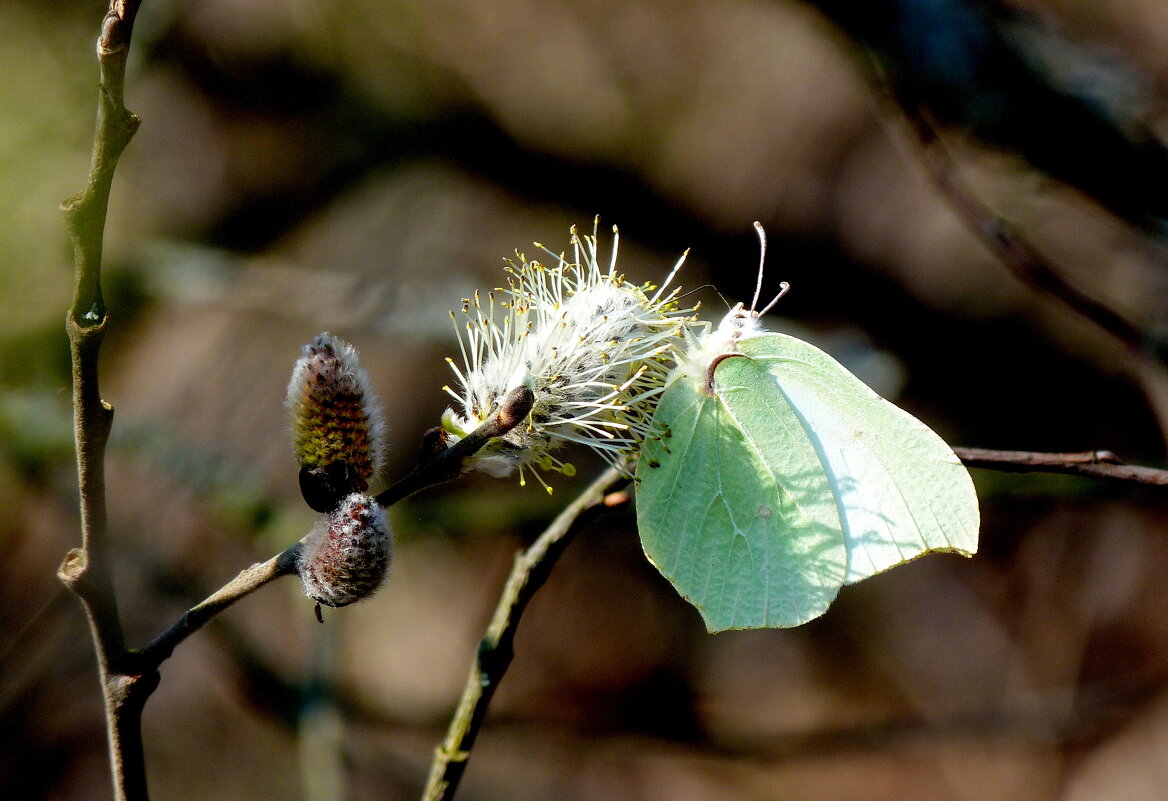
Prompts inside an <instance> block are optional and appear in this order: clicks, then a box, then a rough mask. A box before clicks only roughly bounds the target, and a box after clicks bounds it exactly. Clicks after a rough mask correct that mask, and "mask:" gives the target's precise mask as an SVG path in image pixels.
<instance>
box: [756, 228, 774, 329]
mask: <svg viewBox="0 0 1168 801" xmlns="http://www.w3.org/2000/svg"><path fill="white" fill-rule="evenodd" d="M754 230H755V231H757V232H758V246H759V254H758V281H756V282H755V284H754V297H753V298H752V299H751V301H750V310H751V311H754V309H755V307H756V306H758V296H759V295H760V294H761V293H762V267H763V265H764V264H766V231H764V230H762V223H760V222H759V221H758V220H755V221H754ZM777 299H778V298H776V300H777ZM771 305H772V306H773V305H774V304H773V303H772V304H771ZM767 308H768V309H769V308H770V306H768V307H767Z"/></svg>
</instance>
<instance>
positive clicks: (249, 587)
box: [134, 542, 301, 669]
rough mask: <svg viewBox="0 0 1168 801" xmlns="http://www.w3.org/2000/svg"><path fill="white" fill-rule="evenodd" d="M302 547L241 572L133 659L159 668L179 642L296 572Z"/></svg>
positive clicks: (144, 664) (189, 611)
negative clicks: (243, 599)
mask: <svg viewBox="0 0 1168 801" xmlns="http://www.w3.org/2000/svg"><path fill="white" fill-rule="evenodd" d="M300 547H301V544H300V543H299V542H297V543H295V544H294V545H292V546H291V547H290V548H288V549H287V550H285V551H283V552H282V553H279V554H277V555H275V556H273V557H272V558H271V559H269V560H268V561H266V562H259V563H257V564H254V565H252V566H251V567H249V568H245V569H244V570H241V571H240V573H239V575H237V576H236V577H235V578H233V579H232V580H231V581H229V582H227V583H226V584H224V585H223V586H222V587H220V588H219V589H218V590H216V591H215V592H213V593H212V594H211V595H209V596H208V597H207V598H206V599H205V600H204V601H202V602H201V603H199V604H198V605H196V606H193V607H191V608H190V609H189V610H187V612H186V614H184V615H183V616H182V617H181V618H179V619H178V621H176V622H175V623H174V625H172V626H171V627H170V628H168V629H167V630H166V631H164V632H162V634H159V635H158V636H157V637H155V638H154V641H153V642H151V643H150V644H149V645H147V646H146V647H145V648H143V649H142V650H140V651H138V652H136V653H135V655H134V656H135V659H136V660H138V665H139V667H140V668H144V669H154V668H157V667H158V666H159V665H160V664H162V663H163V662H165V661H166V660H167V659H169V658H170V655H171V654H172V653H174V649H175V648H176V647H177V646H178V645H179V643H181V642H182V641H183V640H185V639H186V638H187V637H189V636H191V635H192V634H194V633H195V632H196V631H198V630H199V629H200V628H202V627H203V626H204V624H206V623H207V621H209V620H210V619H211V618H213V617H215V615H217V614H219V613H220V612H222V611H223V610H224V609H227V608H228V607H230V606H231V605H232V604H234V603H235V602H236V601H238V600H240V599H241V598H245V597H246V596H248V595H250V594H251V593H253V592H255V591H256V590H258V589H259V588H260V587H262V586H264V585H265V584H267V583H268V582H270V581H274V580H275V579H278V578H280V577H281V576H288V575H291V574H293V573H295V572H296V561H297V559H298V558H299V556H300Z"/></svg>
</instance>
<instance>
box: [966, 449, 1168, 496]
mask: <svg viewBox="0 0 1168 801" xmlns="http://www.w3.org/2000/svg"><path fill="white" fill-rule="evenodd" d="M953 452H954V453H956V454H957V457H958V458H959V459H961V461H962V462H964V463H965V465H966V466H967V467H982V468H986V469H988V470H998V471H1002V472H1007V473H1063V474H1066V475H1072V476H1089V477H1091V478H1105V479H1110V480H1112V481H1126V482H1130V483H1135V484H1148V485H1152V486H1158V487H1165V486H1168V470H1159V469H1157V468H1154V467H1142V466H1140V465H1129V464H1124V463H1123V462H1121V461H1120V460H1119V457H1117V456H1116V455H1115V454H1114V453H1112V452H1111V451H1084V452H1082V453H1036V452H1034V451H993V450H986V449H984V448H954V449H953Z"/></svg>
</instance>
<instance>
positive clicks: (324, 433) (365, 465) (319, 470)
mask: <svg viewBox="0 0 1168 801" xmlns="http://www.w3.org/2000/svg"><path fill="white" fill-rule="evenodd" d="M288 409H289V411H290V412H291V415H292V447H293V450H294V451H295V452H296V459H297V461H299V462H300V468H301V472H300V484H301V491H302V492H303V494H304V499H305V501H307V502H308V505H309V506H310V507H312V508H313V509H315V510H316V511H318V512H329V511H331V510H332V509H333V508H334V507H335V506H336V505H337V503H339V502H340V500H341V498H343V497H344V496H346V495H348V494H349V493H351V492H364V491H365V490H367V489H368V488H369V481H370V479H372V478H373V476H374V475H376V473H377V472H378V470H380V469H381V463H382V454H381V429H382V421H381V409H380V407H379V405H378V403H377V398H376V396H374V394H373V391H372V388H371V387H370V382H369V377H368V376H367V375H366V374H365V371H364V370H362V369H361V367H360V365H359V364H358V363H357V351H356V349H354V348H353V346H352V345H349V344H348V343H346V342H343V341H341V340H340V339H337V338H336V337H333V336H331V335H329V334H327V333H324V334H318V335H317V337H316V338H315V339H314V340H313V341H312V342H311V343H310V344H308V345H305V346H304V350H303V353H302V355H301V357H300V358H299V359H298V360H297V361H296V366H295V367H294V368H293V369H292V379H291V380H290V381H289V382H288Z"/></svg>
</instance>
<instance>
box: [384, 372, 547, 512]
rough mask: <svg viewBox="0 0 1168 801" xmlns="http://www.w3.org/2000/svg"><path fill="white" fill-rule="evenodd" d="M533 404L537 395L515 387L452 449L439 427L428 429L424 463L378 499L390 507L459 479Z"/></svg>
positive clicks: (452, 446) (525, 388)
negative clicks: (493, 440) (469, 464)
mask: <svg viewBox="0 0 1168 801" xmlns="http://www.w3.org/2000/svg"><path fill="white" fill-rule="evenodd" d="M534 403H535V394H534V393H533V392H532V391H531V390H530V389H528V388H527V387H523V386H520V387H516V388H515V389H513V390H511V392H510V393H509V394H508V395H507V397H506V398H504V399H503V403H502V404H501V405H500V408H499V410H498V411H497V412H496V413H495V414H494V415H492V416H491V417H490V418H488V419H487V420H486V421H484V422H483V423H482V424H481V425H479V427H478V428H476V429H475V430H474V431H472V432H471V433H469V434H467V435H466V436H465V437H463V438H462V439H460V440H459V441H458V442H456V443H454V444H453V445H451V446H450V447H449V448H447V447H446V446H445V444H444V443H443V442H441V441H440V440H441V439H442V438H443V436H444V435H443V434H442V432H441V430H440V429H432V430H431V432H427V437H428V442H427V444H426V446H425V447H426V449H427V450H428V453H427V454H426V455H425V456H424V457H423V460H422V463H421V464H420V465H418V467H416V468H414V469H413V470H412V471H410V472H409V473H408V474H407V475H406V476H405V477H403V478H402V479H401V480H399V481H397V482H395V483H394V484H393V485H392V486H391V487H390V488H389V489H387V490H385V491H384V492H382V493H381V494H380V495H378V496H377V498H376V500H377V502H378V503H380V504H381V505H382V506H384V507H386V508H387V509H388V508H389V507H390V506H393V505H394V504H395V503H397V502H398V501H400V500H403V499H404V498H407V497H409V496H410V495H413V494H414V493H415V492H418V491H420V490H423V489H426V488H427V487H432V486H434V485H436V484H443V483H445V482H447V481H453V480H454V479H456V478H458V476H460V475H461V474H462V470H463V467H464V466H465V464H466V460H467V459H469V458H470V457H471V456H474V455H475V454H476V453H478V451H479V450H480V449H481V448H482V447H483V446H484V445H486V444H487V443H488V442H489V441H490V440H492V439H494V438H495V437H501V436H503V435H504V434H506V433H507V432H508V431H510V430H511V429H513V428H515V426H517V425H519V424H520V423H522V422H523V421H524V420H526V419H527V415H528V414H529V413H530V412H531V407H532V405H533V404H534Z"/></svg>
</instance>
